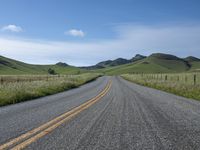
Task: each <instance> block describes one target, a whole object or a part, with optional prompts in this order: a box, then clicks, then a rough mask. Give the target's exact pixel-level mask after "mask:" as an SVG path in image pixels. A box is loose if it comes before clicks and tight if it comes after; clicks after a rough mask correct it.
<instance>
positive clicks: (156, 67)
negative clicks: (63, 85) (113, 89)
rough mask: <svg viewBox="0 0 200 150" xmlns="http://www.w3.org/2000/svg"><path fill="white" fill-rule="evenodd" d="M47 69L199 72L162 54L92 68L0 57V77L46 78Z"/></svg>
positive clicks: (199, 65) (193, 62) (194, 64)
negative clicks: (34, 75) (25, 76)
mask: <svg viewBox="0 0 200 150" xmlns="http://www.w3.org/2000/svg"><path fill="white" fill-rule="evenodd" d="M50 68H51V69H53V70H54V71H55V72H56V73H57V74H79V73H84V72H91V71H92V72H99V73H105V74H107V75H118V74H124V73H176V72H191V71H192V72H194V71H195V72H196V71H200V59H199V58H196V57H193V56H189V57H186V58H179V57H177V56H174V55H170V54H162V53H154V54H151V55H150V56H148V57H146V56H143V55H139V54H137V55H136V56H135V57H133V58H132V59H124V58H118V59H115V60H107V61H103V62H100V63H98V64H96V65H94V66H88V67H74V66H70V65H68V64H66V63H63V62H58V63H57V64H54V65H33V64H27V63H23V62H21V61H17V60H13V59H9V58H6V57H3V56H0V75H20V74H48V70H49V69H50Z"/></svg>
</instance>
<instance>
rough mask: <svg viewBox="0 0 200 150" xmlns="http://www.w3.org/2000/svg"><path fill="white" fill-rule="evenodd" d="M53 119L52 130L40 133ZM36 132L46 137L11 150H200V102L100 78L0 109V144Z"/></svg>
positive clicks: (32, 135)
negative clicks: (23, 149) (34, 130)
mask: <svg viewBox="0 0 200 150" xmlns="http://www.w3.org/2000/svg"><path fill="white" fill-rule="evenodd" d="M109 81H111V84H109V83H110V82H109ZM70 110H71V112H69V111H70ZM65 113H66V114H65ZM62 115H65V116H64V117H63V118H64V119H63V118H60V116H62ZM55 119H56V120H55ZM52 120H55V122H52V124H50V125H49V126H48V129H49V130H46V129H47V127H45V128H42V127H44V125H45V124H47V123H49V122H51V121H52ZM56 125H57V126H56ZM55 126H56V127H55ZM54 127H55V128H54ZM38 128H40V131H39V133H40V135H42V136H37V135H38V133H34V132H30V137H29V136H26V137H24V138H22V140H21V141H17V142H15V143H11V145H10V146H9V147H8V148H13V147H14V148H16V147H17V146H18V145H20V144H21V145H23V144H22V143H28V144H27V145H26V146H25V149H40V150H41V149H42V150H45V149H69V150H73V149H87V150H88V149H91V150H93V149H121V150H124V149H155V150H157V149H158V150H160V149H180V150H183V149H186V150H188V149H189V150H190V149H191V150H193V149H200V102H198V101H194V100H189V99H186V98H182V97H179V96H175V95H173V94H168V93H166V92H162V91H158V90H155V89H151V88H147V87H143V86H140V85H136V84H133V83H130V82H128V81H125V80H124V79H122V78H120V77H101V78H99V79H97V80H96V81H94V82H91V83H88V84H86V85H83V86H81V87H80V88H77V89H73V90H70V91H67V92H63V93H59V94H56V95H52V96H48V97H44V98H40V99H37V100H34V101H29V102H24V103H20V104H16V105H11V106H7V107H1V108H0V145H3V144H5V143H8V142H9V141H10V140H11V141H12V140H13V139H14V140H15V139H16V138H18V137H20V136H22V135H27V132H28V131H32V130H33V129H38ZM50 129H51V130H50ZM28 133H29V132H28ZM41 133H43V134H41ZM34 137H36V138H34ZM29 139H31V140H29ZM28 140H29V142H26V141H28ZM15 141H16V140H15ZM18 148H19V146H18Z"/></svg>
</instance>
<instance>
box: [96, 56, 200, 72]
mask: <svg viewBox="0 0 200 150" xmlns="http://www.w3.org/2000/svg"><path fill="white" fill-rule="evenodd" d="M197 70H200V61H199V60H198V58H197V59H194V58H193V59H192V61H190V60H185V59H181V58H178V57H176V56H173V55H169V54H161V53H156V54H152V55H150V56H149V57H147V58H144V59H142V60H139V61H136V62H133V63H129V64H125V65H120V66H115V67H108V68H104V69H99V70H97V71H98V72H104V73H106V74H109V75H115V74H124V73H175V72H186V71H197Z"/></svg>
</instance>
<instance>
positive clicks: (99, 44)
mask: <svg viewBox="0 0 200 150" xmlns="http://www.w3.org/2000/svg"><path fill="white" fill-rule="evenodd" d="M116 32H117V33H118V36H117V37H115V38H113V39H106V40H105V39H102V40H96V41H95V40H93V41H91V42H66V41H45V40H38V41H37V40H34V39H11V38H4V37H0V55H5V56H8V57H11V58H15V59H19V60H23V61H25V62H29V63H43V64H46V63H56V62H58V61H63V62H67V63H69V64H72V65H78V66H82V65H92V64H95V63H97V62H99V61H102V60H106V59H114V58H117V57H125V58H131V57H132V56H134V55H135V54H137V53H140V54H144V55H149V54H151V53H154V52H163V53H171V54H174V55H178V56H181V57H184V56H187V55H194V56H197V57H200V25H196V26H183V25H179V26H159V27H158V26H156V27H155V26H134V25H130V26H127V25H126V26H120V27H116Z"/></svg>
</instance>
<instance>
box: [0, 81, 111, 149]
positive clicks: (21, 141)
mask: <svg viewBox="0 0 200 150" xmlns="http://www.w3.org/2000/svg"><path fill="white" fill-rule="evenodd" d="M110 87H111V81H109V82H108V83H107V85H106V87H105V88H104V89H103V91H101V92H100V93H99V94H98V95H97V96H95V97H94V98H92V99H90V100H88V101H87V102H85V103H83V104H81V105H80V106H78V107H75V108H73V109H72V110H70V111H68V112H66V113H64V114H62V115H60V116H58V117H56V118H54V119H53V120H50V121H49V122H47V123H45V124H43V125H41V126H39V127H37V128H35V129H33V130H31V131H28V132H26V133H24V134H22V135H20V136H19V137H16V138H14V139H12V140H10V141H9V142H7V143H5V144H2V145H0V150H4V149H13V150H20V149H23V148H25V147H26V146H28V145H30V144H31V143H33V142H35V141H36V140H38V139H40V138H41V137H43V136H45V135H47V134H48V133H50V132H51V131H53V130H54V129H56V128H57V127H58V126H60V125H61V124H63V123H64V122H66V121H68V120H70V119H71V118H73V117H74V116H76V115H78V114H79V113H80V112H82V111H83V110H85V109H87V108H89V107H90V106H92V105H93V104H94V103H96V102H97V101H98V100H100V99H101V98H102V97H103V96H105V95H106V93H107V92H108V91H109V89H110Z"/></svg>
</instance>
